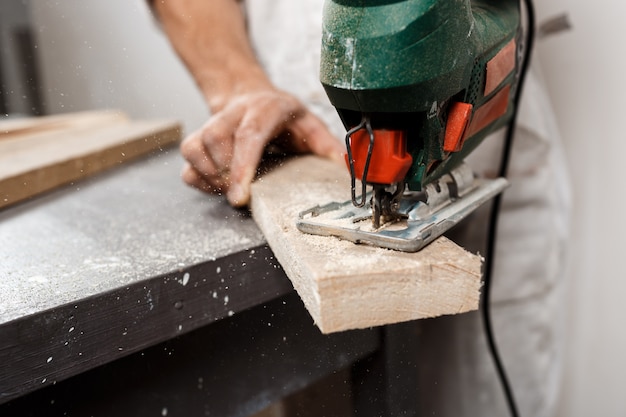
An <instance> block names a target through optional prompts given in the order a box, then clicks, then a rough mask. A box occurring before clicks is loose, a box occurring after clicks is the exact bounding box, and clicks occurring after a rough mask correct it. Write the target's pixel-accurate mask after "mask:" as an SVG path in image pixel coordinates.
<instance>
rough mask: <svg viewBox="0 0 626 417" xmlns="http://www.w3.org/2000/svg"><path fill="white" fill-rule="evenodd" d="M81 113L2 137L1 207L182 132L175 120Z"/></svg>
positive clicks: (145, 150) (163, 142)
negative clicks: (60, 126)
mask: <svg viewBox="0 0 626 417" xmlns="http://www.w3.org/2000/svg"><path fill="white" fill-rule="evenodd" d="M83 116H86V117H79V118H78V119H77V120H75V121H70V120H67V119H62V120H61V121H59V120H57V121H56V122H53V123H52V124H49V123H48V124H46V123H43V124H42V125H39V126H38V127H37V124H35V125H32V126H31V127H30V128H28V127H26V128H20V129H17V130H19V131H21V132H22V134H15V135H13V136H12V137H10V138H6V139H3V140H0V207H4V206H8V205H11V204H14V203H16V202H19V201H22V200H24V199H27V198H29V197H31V196H33V195H36V194H39V193H42V192H44V191H49V190H51V189H53V188H55V187H58V186H60V185H63V184H67V183H70V182H73V181H76V180H79V179H81V178H84V177H87V176H89V175H92V174H95V173H97V172H100V171H103V170H105V169H107V168H111V167H113V166H116V165H118V164H121V163H123V162H125V161H129V160H131V159H134V158H136V157H138V156H141V155H144V154H146V153H149V152H151V151H153V150H158V149H161V148H163V147H166V146H168V145H170V144H172V143H175V142H177V141H178V140H179V139H180V136H181V128H180V125H179V124H178V123H177V122H172V121H162V120H156V121H129V120H127V119H126V118H125V117H123V116H120V115H119V114H118V115H116V114H113V113H111V114H108V115H103V114H99V115H98V114H92V115H83ZM59 124H60V125H63V126H65V127H64V128H60V129H59V128H58V127H59ZM46 125H47V126H48V129H51V130H48V129H47V128H45V126H46ZM33 126H34V127H33ZM14 132H16V130H14Z"/></svg>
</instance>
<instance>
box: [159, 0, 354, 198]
mask: <svg viewBox="0 0 626 417" xmlns="http://www.w3.org/2000/svg"><path fill="white" fill-rule="evenodd" d="M154 9H155V10H156V12H157V14H158V15H159V18H160V20H161V22H162V24H163V27H164V29H165V32H166V33H167V35H168V36H169V39H170V41H171V43H172V45H173V46H174V48H175V49H176V51H177V52H178V54H179V56H180V57H181V59H182V60H183V61H184V63H185V64H186V66H187V68H188V69H189V71H190V72H191V74H192V75H193V77H194V78H195V80H196V82H197V84H198V86H199V88H200V89H201V91H202V93H203V94H204V97H205V99H206V102H207V104H208V105H209V109H210V110H211V113H212V116H211V117H210V118H209V120H208V121H207V122H206V123H205V124H204V126H202V128H201V129H199V130H198V131H196V132H194V133H192V134H191V135H189V136H188V137H187V138H186V139H185V140H184V141H183V143H182V144H181V151H182V154H183V156H184V157H185V158H186V159H187V164H186V166H185V168H184V169H183V174H182V176H183V179H184V180H185V182H187V183H188V184H190V185H192V186H194V187H197V188H199V189H202V190H204V191H208V192H214V193H226V196H227V198H228V201H229V202H230V203H231V204H233V205H235V206H244V205H246V204H247V203H248V201H249V198H250V183H251V182H252V180H253V179H254V175H255V173H256V168H257V165H258V163H259V161H260V159H261V157H262V154H263V150H264V148H265V146H266V145H267V143H269V142H270V141H271V140H272V139H274V138H276V137H277V136H278V135H281V134H286V135H285V136H286V137H287V138H288V140H289V144H290V146H291V147H292V148H293V149H294V150H296V151H300V152H314V153H316V154H319V155H322V156H326V157H331V158H338V157H339V155H340V153H341V152H342V150H343V148H342V146H341V144H340V142H339V141H337V140H336V139H335V138H334V137H333V136H332V135H331V133H330V132H329V131H328V129H327V128H326V126H325V125H324V124H323V123H322V122H321V121H320V120H319V119H318V118H317V117H316V116H314V115H313V114H312V113H311V112H310V111H308V110H307V109H306V108H305V107H304V106H303V105H302V103H300V102H299V101H298V100H297V99H296V98H295V97H293V96H291V95H290V94H288V93H286V92H284V91H280V90H278V89H276V88H275V87H274V86H273V85H272V83H271V82H270V80H269V79H268V77H267V75H266V74H265V72H264V71H263V69H262V68H261V66H260V65H259V63H258V61H257V60H256V58H255V56H254V53H253V51H252V48H251V46H250V42H249V40H248V36H247V32H246V28H245V20H244V16H243V13H242V10H241V7H240V5H239V3H238V2H237V1H236V0H155V1H154Z"/></svg>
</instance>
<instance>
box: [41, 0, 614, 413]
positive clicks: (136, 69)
mask: <svg viewBox="0 0 626 417" xmlns="http://www.w3.org/2000/svg"><path fill="white" fill-rule="evenodd" d="M536 2H537V3H538V4H537V6H539V12H540V13H539V15H540V17H546V16H550V15H553V14H555V13H558V12H561V11H564V10H568V11H569V15H570V18H571V21H572V23H573V25H574V30H573V31H571V32H568V33H564V34H559V35H555V36H554V37H552V38H548V39H545V40H544V41H543V42H541V43H540V45H539V46H538V47H539V54H540V57H541V60H542V64H543V69H544V75H545V78H546V79H547V81H548V87H549V89H550V92H551V94H552V97H553V102H554V107H555V109H556V112H557V116H558V121H559V124H560V126H561V130H562V134H563V138H564V140H565V148H566V150H567V156H568V160H569V165H570V167H571V172H572V180H573V190H574V198H575V201H574V202H575V213H574V221H573V231H572V233H573V234H572V253H571V255H572V256H571V267H570V271H571V273H570V279H571V280H572V282H573V284H574V285H573V291H572V294H571V300H570V303H569V313H570V315H571V321H570V323H571V325H570V333H569V352H568V357H567V358H566V370H565V372H566V374H565V377H566V379H565V381H564V386H563V394H562V398H561V403H560V416H562V417H583V416H584V417H587V416H603V417H612V416H623V415H626V395H625V394H624V393H623V391H624V386H626V384H624V382H623V374H624V373H626V331H625V330H624V329H625V328H626V325H625V324H624V323H623V318H625V317H626V303H624V301H623V298H624V296H623V294H624V293H625V292H626V279H625V278H626V273H625V272H624V270H625V267H624V265H623V263H622V260H624V259H625V258H626V250H625V249H626V244H624V242H623V238H624V236H626V227H625V222H626V217H625V215H624V213H626V197H625V194H624V190H625V189H626V187H625V186H624V184H625V183H626V175H624V174H625V173H624V171H623V170H622V166H623V165H624V163H623V158H626V137H625V136H626V133H625V132H624V130H623V129H622V126H621V123H622V122H624V120H626V115H624V114H622V111H624V110H625V109H626V105H624V104H623V100H625V99H626V87H625V85H626V81H625V80H624V77H625V76H626V56H625V55H624V53H625V52H626V46H625V44H624V41H626V2H623V1H621V0H595V1H593V2H590V1H576V2H575V1H569V0H552V1H541V3H540V0H536ZM539 3H540V4H539ZM32 8H33V10H32V12H33V16H34V19H35V24H36V26H37V27H38V28H39V32H38V35H39V42H40V45H39V47H40V48H41V53H42V58H43V62H42V64H43V65H44V66H45V68H46V72H45V77H44V80H43V81H44V83H45V84H44V85H45V86H47V87H48V88H49V90H48V91H47V94H46V97H47V99H48V109H50V110H53V111H57V112H58V111H73V110H82V109H92V108H103V107H115V108H120V109H123V110H125V111H127V112H128V113H129V114H130V115H132V116H133V117H174V118H177V119H180V120H183V121H184V122H185V125H186V127H187V128H188V129H192V128H195V127H197V126H198V125H200V124H201V123H202V122H203V120H204V118H205V117H206V109H205V106H204V104H203V102H202V100H201V98H200V96H199V94H198V93H197V91H196V89H195V86H194V84H193V83H192V82H191V81H190V79H189V77H188V76H187V74H186V72H185V70H184V69H183V68H182V66H181V65H180V63H179V62H178V61H177V59H176V58H175V56H174V55H173V53H172V51H171V50H170V48H169V46H168V44H167V42H166V40H165V38H164V37H163V36H162V34H160V33H159V31H158V30H157V28H156V27H155V25H154V24H153V22H152V21H151V19H150V17H149V15H148V14H147V12H146V9H145V7H144V6H143V4H142V3H141V0H134V1H129V0H109V1H106V2H105V1H98V0H89V1H79V0H63V1H57V2H43V1H36V2H33V4H32ZM527 417H530V416H527Z"/></svg>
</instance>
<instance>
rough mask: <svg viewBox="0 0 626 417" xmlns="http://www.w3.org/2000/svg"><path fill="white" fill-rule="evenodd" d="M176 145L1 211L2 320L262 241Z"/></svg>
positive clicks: (34, 311)
mask: <svg viewBox="0 0 626 417" xmlns="http://www.w3.org/2000/svg"><path fill="white" fill-rule="evenodd" d="M181 166H182V161H181V159H180V157H179V156H178V153H177V151H176V150H169V151H164V152H162V154H160V155H156V156H155V157H153V158H149V159H144V160H142V161H139V162H135V163H131V164H128V165H125V166H121V167H119V168H118V169H115V170H113V171H109V172H107V173H105V174H102V175H99V176H97V177H95V178H92V179H90V180H87V181H83V182H79V183H76V184H73V185H71V186H68V187H66V188H64V189H61V190H59V191H56V192H53V193H51V194H49V195H46V196H43V197H39V198H36V199H34V200H33V201H31V202H29V203H26V204H22V205H20V206H17V207H14V208H9V209H7V210H4V211H1V212H0V277H1V279H0V323H4V322H7V321H10V320H14V319H16V318H19V317H23V316H26V315H28V314H32V313H36V312H39V311H42V310H45V309H49V308H52V307H56V306H59V305H63V304H66V303H71V302H73V301H75V300H78V299H82V298H85V297H88V296H91V295H94V294H98V293H102V292H105V291H109V290H112V289H115V288H118V287H122V286H126V285H129V284H132V283H135V282H138V281H141V280H145V279H148V278H151V277H154V276H157V275H161V274H164V273H167V272H171V271H174V270H179V269H181V268H184V267H186V266H187V267H188V266H190V265H194V264H197V263H200V262H204V261H207V260H215V259H217V258H220V257H223V256H225V255H228V254H231V253H234V252H239V251H242V250H244V249H248V248H252V247H255V246H258V245H261V244H263V242H264V240H263V236H262V235H261V233H260V232H259V230H258V229H257V227H256V225H255V224H254V222H253V221H252V219H251V218H249V216H246V214H245V213H241V212H238V211H236V210H234V209H232V208H230V207H229V206H228V205H227V204H225V203H224V202H223V201H222V199H221V198H219V197H212V196H207V195H205V194H203V193H200V192H198V191H196V190H193V189H191V188H189V187H186V186H185V185H184V184H183V183H182V182H181V180H180V178H179V175H178V172H179V170H180V167H181Z"/></svg>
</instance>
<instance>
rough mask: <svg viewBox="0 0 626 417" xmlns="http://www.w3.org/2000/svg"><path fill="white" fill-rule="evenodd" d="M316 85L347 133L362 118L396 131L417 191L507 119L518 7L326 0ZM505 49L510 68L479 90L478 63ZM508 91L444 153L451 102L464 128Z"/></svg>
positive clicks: (482, 66) (492, 2)
mask: <svg viewBox="0 0 626 417" xmlns="http://www.w3.org/2000/svg"><path fill="white" fill-rule="evenodd" d="M324 16H325V17H324V22H323V40H322V62H321V72H320V74H321V75H320V78H321V81H322V84H323V85H324V88H325V90H326V92H327V94H328V96H329V98H330V100H331V103H332V104H333V105H334V106H335V107H336V108H337V110H338V112H339V114H340V116H341V118H342V120H343V123H344V125H345V126H346V128H348V129H350V128H352V127H354V126H356V125H358V124H359V122H360V120H361V117H362V115H364V114H365V115H368V117H370V118H371V120H372V126H373V127H374V128H377V127H382V128H394V129H403V130H405V131H406V132H407V144H406V146H407V151H408V152H409V153H410V154H411V157H412V163H411V167H410V169H409V171H408V173H407V174H406V177H405V180H404V181H405V183H406V184H408V187H409V189H411V190H420V189H422V188H423V186H424V185H425V184H427V183H429V182H430V181H432V180H434V179H436V178H438V177H440V176H441V175H443V174H445V173H446V172H448V171H450V170H451V169H452V168H454V167H455V166H457V165H458V164H459V163H460V162H461V161H462V160H463V159H464V158H465V157H466V156H467V155H468V154H469V153H470V152H472V151H473V150H474V149H475V148H476V147H477V146H478V145H479V144H480V142H481V141H482V139H483V138H484V137H485V136H486V135H488V134H489V133H491V132H493V131H495V130H496V129H498V128H500V127H502V126H503V125H505V124H506V123H507V122H508V120H509V119H510V117H511V116H512V114H513V105H512V103H513V99H514V97H515V94H516V81H517V67H518V65H517V61H518V58H517V50H516V48H517V44H518V43H517V42H516V40H517V38H518V36H519V33H520V28H519V20H520V18H519V9H518V3H517V0H472V1H470V0H401V1H399V0H396V1H394V0H370V1H366V0H360V1H359V0H327V2H326V4H325V10H324ZM512 42H513V48H514V51H513V53H512V54H511V55H512V56H513V59H514V61H515V63H514V67H513V69H512V70H511V71H509V72H508V73H506V74H505V75H503V76H502V79H501V81H500V82H499V84H498V85H497V86H495V87H493V88H492V89H491V88H490V89H489V90H488V91H487V88H486V86H485V83H486V82H487V81H486V80H487V75H486V74H487V64H488V63H489V62H490V61H491V60H492V59H493V58H494V57H496V55H497V54H498V53H499V52H500V51H502V50H503V49H504V48H506V47H507V46H510V44H511V43H512ZM503 88H506V89H507V93H508V94H507V95H506V101H507V103H505V104H506V105H505V107H504V110H503V112H501V114H499V115H498V117H497V118H496V119H494V120H489V123H488V124H487V125H485V126H482V127H480V129H474V130H475V131H469V134H468V133H466V134H465V137H464V139H463V142H462V147H461V148H460V149H457V150H455V151H454V152H449V151H445V150H444V146H443V143H444V136H445V133H446V126H447V119H448V112H449V109H450V105H451V104H452V103H454V102H461V103H467V104H470V105H472V114H471V118H470V119H469V120H470V121H472V120H473V119H474V118H475V117H476V118H477V117H478V116H477V114H479V112H480V109H481V108H483V106H486V105H490V104H489V102H490V101H492V99H493V98H494V97H496V95H497V94H499V93H500V92H501V91H502V90H503Z"/></svg>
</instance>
